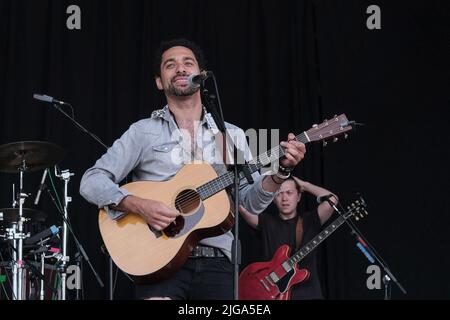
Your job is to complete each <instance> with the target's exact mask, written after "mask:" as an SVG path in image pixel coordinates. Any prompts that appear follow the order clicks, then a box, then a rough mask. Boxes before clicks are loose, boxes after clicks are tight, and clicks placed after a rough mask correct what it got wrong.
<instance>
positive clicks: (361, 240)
mask: <svg viewBox="0 0 450 320" xmlns="http://www.w3.org/2000/svg"><path fill="white" fill-rule="evenodd" d="M326 201H327V202H328V203H329V204H330V206H332V207H333V209H334V210H336V212H337V213H338V214H339V215H340V216H341V217H344V214H343V212H345V210H344V209H343V208H342V206H341V205H340V206H341V209H342V211H343V212H341V211H340V210H339V209H338V208H337V207H336V205H335V204H334V202H333V201H331V200H330V199H327V200H326ZM344 221H345V222H346V223H347V225H348V226H349V227H350V229H351V234H352V235H353V236H354V237H355V238H356V240H357V241H358V242H357V246H358V248H359V249H360V250H361V251H362V253H363V254H364V255H365V256H366V258H367V259H368V260H369V261H370V262H371V263H374V262H375V261H376V262H377V263H378V265H379V266H381V268H382V269H383V271H384V276H383V279H382V280H383V284H384V293H385V295H384V299H385V300H390V299H391V288H390V281H391V280H392V281H394V282H395V284H396V285H397V286H398V287H399V288H400V290H401V291H402V292H403V294H406V290H405V288H403V286H402V285H401V284H400V282H399V281H398V280H397V278H396V277H395V276H394V274H393V273H392V272H391V270H390V269H389V267H388V265H387V263H386V262H385V261H384V260H383V258H382V257H381V256H380V255H379V254H378V253H377V252H376V250H375V249H374V248H373V246H372V245H371V244H370V243H369V241H367V239H366V238H365V237H364V236H363V234H362V232H361V231H360V230H359V229H358V228H357V226H356V225H355V224H354V223H353V221H351V219H344Z"/></svg>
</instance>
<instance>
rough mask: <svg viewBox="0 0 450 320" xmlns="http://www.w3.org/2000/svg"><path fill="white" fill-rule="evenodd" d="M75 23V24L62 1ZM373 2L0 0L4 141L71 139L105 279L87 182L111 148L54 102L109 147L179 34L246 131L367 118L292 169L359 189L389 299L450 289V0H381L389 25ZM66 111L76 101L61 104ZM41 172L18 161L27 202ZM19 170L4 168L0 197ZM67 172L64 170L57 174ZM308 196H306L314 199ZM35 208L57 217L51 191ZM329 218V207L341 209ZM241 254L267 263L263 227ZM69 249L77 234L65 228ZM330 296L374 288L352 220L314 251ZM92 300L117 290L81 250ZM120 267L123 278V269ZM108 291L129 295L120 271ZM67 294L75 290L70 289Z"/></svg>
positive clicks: (89, 237)
mask: <svg viewBox="0 0 450 320" xmlns="http://www.w3.org/2000/svg"><path fill="white" fill-rule="evenodd" d="M72 4H75V5H78V6H79V7H80V9H81V30H68V29H67V27H66V20H67V18H68V17H69V14H67V13H66V9H67V7H68V6H69V5H72ZM371 4H373V3H372V2H371V1H365V0H363V1H322V0H316V1H313V0H304V1H284V0H282V1H256V0H255V1H222V2H219V1H200V0H198V1H194V0H191V1H63V0H61V1H44V0H39V1H20V0H14V1H13V0H9V1H8V0H2V1H0V37H1V38H0V144H6V143H9V142H14V141H28V140H41V141H50V142H53V143H56V144H58V145H60V146H61V147H63V148H64V150H65V152H66V156H65V158H64V160H63V161H62V162H61V163H60V164H59V165H60V167H61V168H62V169H70V171H71V172H73V173H75V175H74V176H73V177H72V179H71V181H70V184H69V193H70V195H71V196H72V202H71V204H70V207H69V209H70V219H71V222H72V225H73V227H74V231H75V232H76V234H77V236H78V237H79V240H80V242H81V243H82V244H83V245H84V247H85V249H86V251H87V253H88V255H89V257H90V259H91V262H92V264H93V265H94V267H95V268H96V270H97V271H98V272H99V274H100V276H101V277H102V279H103V281H104V282H105V284H107V281H106V280H107V276H108V274H107V270H108V259H107V257H106V256H105V255H104V254H103V253H102V251H101V249H100V247H101V244H102V241H101V237H100V234H99V230H98V224H97V217H98V215H97V213H98V210H97V209H96V208H95V207H94V206H92V205H90V204H88V203H87V202H86V201H85V200H84V199H82V198H81V196H80V195H79V194H78V188H79V181H80V178H81V176H82V174H83V173H84V171H85V170H86V169H87V168H88V167H90V166H92V165H93V163H94V162H95V160H96V159H97V158H99V157H100V156H101V154H102V153H103V149H102V147H101V146H100V145H99V144H97V143H96V142H95V141H94V140H92V139H90V138H89V137H88V136H87V135H85V134H84V133H82V132H80V131H78V130H77V129H76V128H75V127H74V126H73V125H72V124H71V123H70V122H69V121H68V120H67V119H66V118H64V117H63V116H62V115H61V114H60V113H59V112H58V111H57V110H55V109H54V108H52V107H51V106H50V105H46V104H42V103H39V102H37V101H35V100H33V99H32V95H33V93H45V94H48V95H51V96H54V97H56V98H58V99H61V100H64V101H67V102H70V103H71V104H72V105H73V106H74V111H75V118H76V120H77V121H79V122H80V123H82V124H83V125H85V126H86V127H87V128H88V129H90V130H92V131H93V132H94V133H95V134H96V135H98V137H99V138H100V139H102V140H103V141H104V143H106V144H107V145H111V144H112V143H113V141H114V140H115V139H116V138H118V137H119V136H120V135H121V133H123V132H124V131H125V130H126V129H127V128H128V126H129V125H130V124H131V123H133V122H135V121H137V120H139V119H141V118H144V117H148V116H149V115H150V113H151V111H152V110H154V109H157V108H159V107H161V106H162V105H163V103H164V99H163V98H164V97H163V95H162V94H161V93H159V92H158V91H157V89H156V86H155V85H154V79H153V73H152V65H153V53H154V50H155V49H156V48H157V47H158V45H159V43H160V41H161V40H168V39H172V38H176V37H186V38H189V39H191V40H193V41H195V42H197V43H198V44H199V45H200V46H201V47H202V48H203V49H204V51H205V53H206V56H207V59H208V68H209V69H210V70H213V71H214V73H215V75H216V77H217V79H218V84H219V88H220V93H221V99H222V104H223V108H224V116H225V118H226V120H227V121H228V122H231V123H234V124H236V125H238V126H240V127H242V128H244V129H248V128H255V129H257V130H258V129H280V133H281V137H284V136H286V134H287V133H288V132H290V131H293V132H295V133H296V134H298V133H300V132H302V131H304V130H307V129H309V128H310V127H311V125H312V124H314V123H320V122H322V120H323V119H324V118H328V119H329V118H330V117H332V116H333V115H335V114H340V113H346V114H347V116H348V117H349V118H350V119H353V120H357V121H358V122H361V123H364V126H363V127H359V128H357V130H355V131H354V132H352V134H351V136H350V138H349V139H348V140H346V141H344V142H338V143H336V144H331V145H329V146H328V147H326V148H322V146H321V145H320V144H310V145H308V146H307V149H308V152H307V156H306V158H305V160H304V161H303V162H302V163H301V165H300V166H299V167H298V168H297V169H296V174H297V175H299V176H300V177H302V178H303V179H305V180H309V181H311V182H313V183H316V184H321V185H323V186H325V187H326V188H328V189H330V190H332V191H334V192H336V193H337V194H338V195H339V196H340V199H341V201H342V202H343V203H344V204H345V203H349V202H351V201H352V200H353V199H354V194H355V192H361V193H362V194H363V195H364V197H365V199H366V200H367V202H368V203H369V205H370V207H369V213H370V214H369V217H368V218H366V219H365V220H363V221H362V222H361V223H359V224H358V225H359V227H360V228H361V230H362V231H363V232H364V234H365V235H366V237H367V238H368V239H369V240H370V242H371V243H372V245H374V246H375V248H376V249H377V250H378V252H379V253H380V254H381V255H382V256H383V257H384V259H385V260H386V262H387V263H388V264H389V266H390V267H391V268H392V271H393V272H394V273H395V275H396V276H397V277H398V279H399V280H400V281H401V282H402V284H403V285H404V286H405V288H406V289H407V290H408V294H407V295H406V296H405V295H402V294H401V292H400V291H399V290H398V288H396V287H395V286H393V290H392V293H393V298H447V295H448V292H449V290H450V281H449V280H450V279H449V277H448V275H447V273H446V271H447V270H448V269H449V267H450V260H449V257H448V255H447V252H448V250H449V247H448V240H447V239H446V234H447V233H448V230H449V227H450V223H449V222H450V218H449V210H448V206H447V205H446V203H445V200H446V199H447V196H446V195H447V191H448V177H449V175H448V171H449V170H448V162H449V156H448V151H447V146H448V144H449V142H450V141H449V134H448V132H447V119H446V117H447V116H448V114H449V112H448V110H447V108H448V106H449V102H450V101H449V100H450V99H449V94H448V85H449V62H448V56H449V53H450V50H449V40H450V36H449V34H450V33H449V29H450V28H449V23H448V21H449V13H450V12H449V6H448V4H447V2H446V1H418V2H411V1H377V3H376V4H377V5H379V6H380V8H381V27H382V28H381V30H368V29H367V27H366V19H367V18H368V16H369V14H367V13H366V9H367V7H368V6H369V5H371ZM68 111H69V110H68ZM41 174H42V172H30V173H27V174H25V189H26V191H27V192H30V193H32V196H31V197H30V198H29V199H27V201H26V203H25V206H26V207H34V206H33V205H32V200H33V196H34V193H35V190H36V188H37V186H38V184H39V179H40V177H41ZM17 181H18V177H17V176H16V175H13V174H6V173H0V207H10V206H11V201H12V200H11V199H12V191H11V189H12V184H13V183H16V184H17ZM58 183H59V184H60V185H62V184H61V183H60V182H58ZM314 201H315V199H313V198H311V197H309V198H306V201H305V203H304V204H303V205H302V208H303V209H308V208H311V207H312V206H314V205H315V204H314ZM37 208H38V209H40V210H42V211H44V212H46V213H47V215H48V220H47V224H48V225H51V224H53V223H58V221H59V217H58V214H57V212H56V210H55V209H54V207H53V204H52V202H51V201H50V199H48V198H47V197H44V198H43V199H42V201H41V203H40V204H39V207H37ZM335 217H336V216H334V217H333V218H335ZM241 237H242V241H243V264H244V265H245V264H248V263H250V262H252V261H256V260H258V238H257V237H256V235H255V234H254V232H253V231H251V230H250V229H249V228H248V227H247V226H245V225H243V226H242V230H241ZM70 250H71V256H72V255H73V253H74V252H75V247H74V245H73V242H72V241H71V245H70ZM319 253H320V257H321V259H320V262H321V263H320V266H321V275H320V276H321V279H322V285H323V289H324V293H325V295H326V297H327V298H331V299H348V298H369V299H381V298H382V297H383V292H382V290H368V289H367V287H366V279H367V277H368V274H366V268H367V266H368V265H369V264H370V263H369V262H368V261H367V260H366V259H365V257H364V256H363V255H362V254H361V253H360V252H359V251H358V249H357V248H356V245H355V241H354V239H353V238H352V237H351V236H350V233H349V230H348V228H347V227H346V226H343V227H342V228H341V229H340V230H338V231H336V233H335V234H334V235H332V236H331V237H330V239H329V240H328V241H327V242H326V243H325V244H323V245H322V246H321V247H320V249H319ZM83 271H84V287H85V290H84V291H85V292H84V294H85V297H86V298H91V299H92V298H95V299H102V298H106V297H107V296H108V290H107V286H106V287H105V288H104V289H101V288H100V287H99V286H98V284H97V282H96V281H95V278H94V277H93V275H92V272H91V270H90V269H89V267H88V266H87V264H86V263H84V266H83ZM116 275H117V278H116ZM114 279H117V282H116V287H115V289H116V290H115V297H116V298H122V299H128V298H131V297H132V285H131V283H130V282H129V280H128V279H127V278H126V277H125V276H124V275H123V274H122V273H121V272H116V273H115V274H114ZM71 294H72V295H73V293H71Z"/></svg>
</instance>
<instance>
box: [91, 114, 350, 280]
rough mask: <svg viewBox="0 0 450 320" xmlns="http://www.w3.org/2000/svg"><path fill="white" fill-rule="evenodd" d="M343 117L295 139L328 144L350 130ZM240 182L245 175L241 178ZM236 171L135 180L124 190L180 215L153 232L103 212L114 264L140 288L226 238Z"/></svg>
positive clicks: (202, 170) (269, 157)
mask: <svg viewBox="0 0 450 320" xmlns="http://www.w3.org/2000/svg"><path fill="white" fill-rule="evenodd" d="M351 124H352V123H350V122H349V121H348V120H347V117H346V116H345V114H342V115H339V116H335V117H334V118H332V119H330V120H326V121H324V122H323V123H321V124H319V125H314V126H313V127H312V128H311V129H309V130H308V131H305V132H303V133H301V134H299V135H298V136H296V139H297V140H298V141H301V142H303V143H305V144H306V143H309V142H313V141H324V142H326V141H328V140H329V139H331V138H333V140H335V139H336V137H337V136H339V135H343V134H345V135H346V132H348V131H350V130H351V129H352V126H351ZM283 155H284V149H283V148H282V147H280V146H277V147H275V148H272V149H271V150H269V151H267V152H265V153H263V154H261V155H260V156H258V157H257V158H256V159H254V160H252V161H251V162H249V163H248V164H247V168H248V171H249V172H250V173H254V172H256V171H258V170H259V169H260V168H262V167H264V166H266V165H269V164H271V163H273V162H274V161H276V160H277V159H279V158H281V157H282V156H283ZM239 178H240V179H241V180H244V179H245V177H244V174H243V173H241V175H240V177H239ZM233 183H234V172H230V171H228V172H226V173H224V174H222V175H220V176H218V175H217V173H216V172H215V170H214V169H213V168H212V166H211V165H209V164H207V163H193V164H187V165H185V166H183V167H182V168H181V169H180V171H179V172H178V173H177V174H176V175H175V176H173V177H172V178H171V179H170V180H168V181H163V182H153V181H136V182H132V183H128V184H125V185H123V186H122V188H124V189H126V190H128V191H130V192H131V193H132V194H133V195H135V196H138V197H141V198H145V199H153V200H158V201H161V202H162V203H164V204H166V205H167V206H169V207H171V208H176V209H177V210H178V211H179V212H180V213H181V214H180V215H179V216H178V217H177V218H176V220H175V221H174V222H172V223H171V224H170V225H169V226H167V227H166V228H165V229H164V230H162V231H157V230H155V229H153V228H151V227H150V226H149V225H148V224H147V222H146V221H145V220H144V219H143V218H142V217H141V216H140V215H139V214H136V213H132V212H128V213H127V214H126V215H125V216H124V217H123V218H121V219H119V220H112V219H111V218H109V216H108V215H107V213H106V211H105V210H104V209H101V210H100V213H99V227H100V232H101V235H102V238H103V241H104V243H105V246H106V248H107V249H108V252H109V254H110V256H111V257H112V259H113V261H114V262H115V264H116V265H117V266H118V267H119V268H120V269H121V270H122V271H124V272H126V273H128V274H129V275H131V276H133V278H134V281H135V282H137V283H151V282H155V281H160V280H163V279H166V278H168V277H170V276H171V275H172V274H173V273H174V272H175V271H177V270H178V269H179V268H180V267H181V266H182V265H183V263H184V262H185V261H186V259H187V258H188V256H189V254H190V252H191V251H192V249H193V248H194V247H195V245H196V244H197V243H198V242H199V241H200V240H201V239H204V238H208V237H214V236H218V235H221V234H224V233H226V232H227V231H228V230H230V229H231V227H232V225H233V223H234V215H233V213H232V212H231V211H230V200H229V198H228V194H227V192H226V190H225V189H226V188H227V187H229V186H231V185H233Z"/></svg>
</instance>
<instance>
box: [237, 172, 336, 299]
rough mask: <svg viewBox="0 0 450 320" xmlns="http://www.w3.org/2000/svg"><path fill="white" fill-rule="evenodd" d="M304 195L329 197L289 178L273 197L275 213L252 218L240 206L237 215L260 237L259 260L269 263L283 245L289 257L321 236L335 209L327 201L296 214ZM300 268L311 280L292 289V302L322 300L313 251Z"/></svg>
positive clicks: (266, 212)
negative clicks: (305, 271)
mask: <svg viewBox="0 0 450 320" xmlns="http://www.w3.org/2000/svg"><path fill="white" fill-rule="evenodd" d="M304 192H308V193H310V194H312V195H313V196H314V197H320V196H324V195H329V194H332V193H331V192H330V191H328V190H326V189H324V188H322V187H319V186H316V185H314V184H312V183H310V182H306V181H303V180H300V179H298V178H297V177H294V176H291V177H289V178H288V179H287V180H286V181H284V182H283V183H282V184H281V187H280V189H279V190H278V192H277V194H276V196H275V200H274V202H275V204H276V206H277V209H278V212H277V213H274V212H271V211H270V210H266V211H265V212H263V213H261V214H260V215H255V214H252V213H251V212H249V211H248V210H247V209H246V208H245V207H243V206H242V205H241V206H240V212H241V214H242V216H243V217H244V219H245V221H246V222H247V223H248V224H249V225H250V226H251V227H253V228H255V229H257V230H258V231H259V233H260V235H261V240H262V254H263V256H262V260H264V261H270V260H271V259H272V257H273V255H274V254H275V251H276V250H277V249H278V248H279V247H280V246H281V245H283V244H287V245H289V246H290V247H291V253H294V252H296V251H298V249H300V248H301V243H303V244H306V243H308V242H309V241H310V240H311V239H312V238H314V237H315V236H316V235H317V234H318V233H319V232H320V229H321V227H322V225H323V224H324V223H325V222H326V221H327V220H328V219H329V218H330V217H331V215H332V214H333V211H334V209H333V208H332V207H331V206H330V204H329V203H328V202H326V201H325V202H322V203H321V204H320V205H319V206H318V207H317V208H316V209H314V210H312V211H308V212H304V213H301V212H299V210H298V205H299V203H300V201H301V199H302V194H303V193H304ZM330 200H331V201H333V202H334V203H335V204H337V202H338V198H337V197H336V196H335V195H333V196H332V197H331V198H330ZM298 224H299V225H298ZM299 238H300V239H299ZM301 268H302V269H303V268H304V269H307V270H308V271H309V272H310V277H309V279H307V280H306V281H305V282H302V283H299V284H297V285H294V286H293V287H292V292H291V300H307V299H323V295H322V290H321V287H320V282H319V277H318V268H317V254H316V251H313V252H311V254H310V255H309V256H307V257H306V258H305V260H303V262H302V264H301Z"/></svg>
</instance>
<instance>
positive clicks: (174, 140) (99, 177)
mask: <svg viewBox="0 0 450 320" xmlns="http://www.w3.org/2000/svg"><path fill="white" fill-rule="evenodd" d="M155 58H156V59H155V69H154V74H155V82H156V86H157V87H158V89H159V90H162V91H164V94H165V96H166V99H167V105H166V106H165V107H164V108H163V109H160V110H157V111H154V112H153V113H152V115H151V117H150V118H148V119H143V120H141V121H138V122H136V123H134V124H132V125H131V126H130V128H129V129H128V130H127V131H126V132H125V133H124V134H123V135H122V137H121V138H120V139H118V140H116V141H115V142H114V144H113V146H112V147H111V148H109V149H108V151H107V153H106V154H104V155H103V156H102V157H101V158H100V159H99V160H98V161H97V162H96V164H95V165H94V166H93V167H92V168H90V169H88V170H87V171H86V172H85V174H84V175H83V178H82V181H81V185H80V193H81V195H82V196H83V197H84V198H85V199H87V200H88V201H89V202H91V203H93V204H95V205H97V206H98V207H99V208H104V209H105V210H106V211H107V213H108V215H109V217H110V218H111V219H120V218H121V217H122V216H123V215H124V214H125V212H133V213H136V214H139V215H141V216H142V217H143V218H144V219H145V220H146V221H147V222H148V224H149V225H150V226H151V227H152V228H153V229H156V230H163V229H164V228H166V227H167V226H168V225H169V224H170V223H171V222H173V221H174V220H175V218H176V217H177V216H178V215H179V214H180V213H179V212H178V211H177V210H175V209H174V208H170V207H168V206H166V205H165V204H163V203H162V202H160V201H158V199H143V198H140V197H137V196H134V195H132V194H130V193H129V192H128V191H127V190H125V189H124V188H120V187H119V185H118V183H119V182H120V181H122V179H124V178H125V177H126V176H127V175H128V174H129V173H130V172H133V180H134V181H136V180H152V181H166V180H169V179H170V178H171V177H173V176H174V175H175V174H176V173H177V172H178V171H179V170H180V169H181V168H182V167H183V165H184V164H186V163H187V162H191V161H192V160H203V161H206V162H208V163H210V164H211V165H213V167H214V169H215V170H216V172H217V173H218V174H219V175H220V174H222V173H224V172H225V171H226V167H225V165H224V164H223V161H221V162H220V163H219V162H218V161H216V157H215V156H213V155H212V153H211V152H207V151H206V146H207V145H208V144H209V145H210V144H211V136H212V135H211V133H210V131H212V128H211V124H210V121H207V118H206V117H207V116H208V113H207V112H206V110H205V109H204V108H203V106H202V101H201V95H200V90H199V88H198V87H195V86H192V85H191V84H190V83H189V81H188V80H189V78H188V77H189V76H190V75H192V74H194V75H195V74H199V73H200V72H201V71H203V70H204V68H205V59H204V56H203V53H202V51H201V50H200V49H199V48H198V47H197V46H196V45H195V44H194V43H192V42H190V41H188V40H185V39H177V40H172V41H169V42H164V43H162V45H161V47H160V48H159V50H158V52H157V55H156V57H155ZM226 126H227V129H235V131H237V132H239V135H240V136H241V137H238V138H243V139H240V140H241V141H244V143H243V144H241V145H239V143H238V144H237V146H238V147H239V148H240V149H242V151H243V152H244V154H245V155H246V157H247V158H251V154H250V151H249V148H248V146H247V143H246V139H245V135H244V132H243V131H242V130H240V129H239V128H237V127H235V126H233V125H230V124H226ZM236 129H237V130H236ZM202 146H205V147H202ZM281 146H282V147H284V148H285V158H283V160H281V165H282V166H284V167H286V168H293V167H294V166H296V165H297V164H298V163H299V162H300V161H301V160H302V159H303V157H304V154H305V152H306V150H305V145H304V144H303V143H300V142H298V141H296V140H295V136H294V135H293V134H292V133H291V134H289V136H288V142H281ZM217 153H219V154H221V153H220V151H218V152H216V154H217ZM180 154H182V155H183V159H188V160H189V161H185V162H184V163H183V162H180V161H174V160H175V159H174V157H173V156H174V155H180ZM185 155H187V157H184V156H185ZM247 160H249V159H247ZM288 176H289V175H286V174H279V173H277V174H275V175H272V176H264V177H262V176H261V175H260V174H259V173H258V172H255V173H254V174H253V178H254V184H252V185H249V184H248V183H242V185H241V188H240V190H239V191H240V200H241V202H242V203H243V204H244V205H245V206H246V207H247V208H249V210H251V211H252V212H255V213H260V212H262V211H263V210H264V209H265V208H266V207H267V206H268V205H269V204H270V203H271V202H272V200H273V198H274V195H275V192H276V191H277V190H278V189H279V187H280V185H281V183H282V182H283V179H286V178H287V177H288ZM232 241H233V235H232V233H231V232H230V231H228V232H226V233H225V234H222V235H220V236H217V237H213V238H206V239H203V240H202V241H200V244H199V246H197V247H195V248H194V250H193V251H192V253H191V256H190V258H188V259H187V262H186V263H185V264H184V266H183V267H182V268H181V269H179V270H178V271H177V272H176V273H175V275H174V276H173V277H172V278H169V279H168V280H164V281H160V282H157V283H155V284H152V285H138V286H136V287H137V288H136V289H137V290H136V295H137V298H140V299H233V265H232V264H231V262H230V259H231V245H232Z"/></svg>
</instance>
